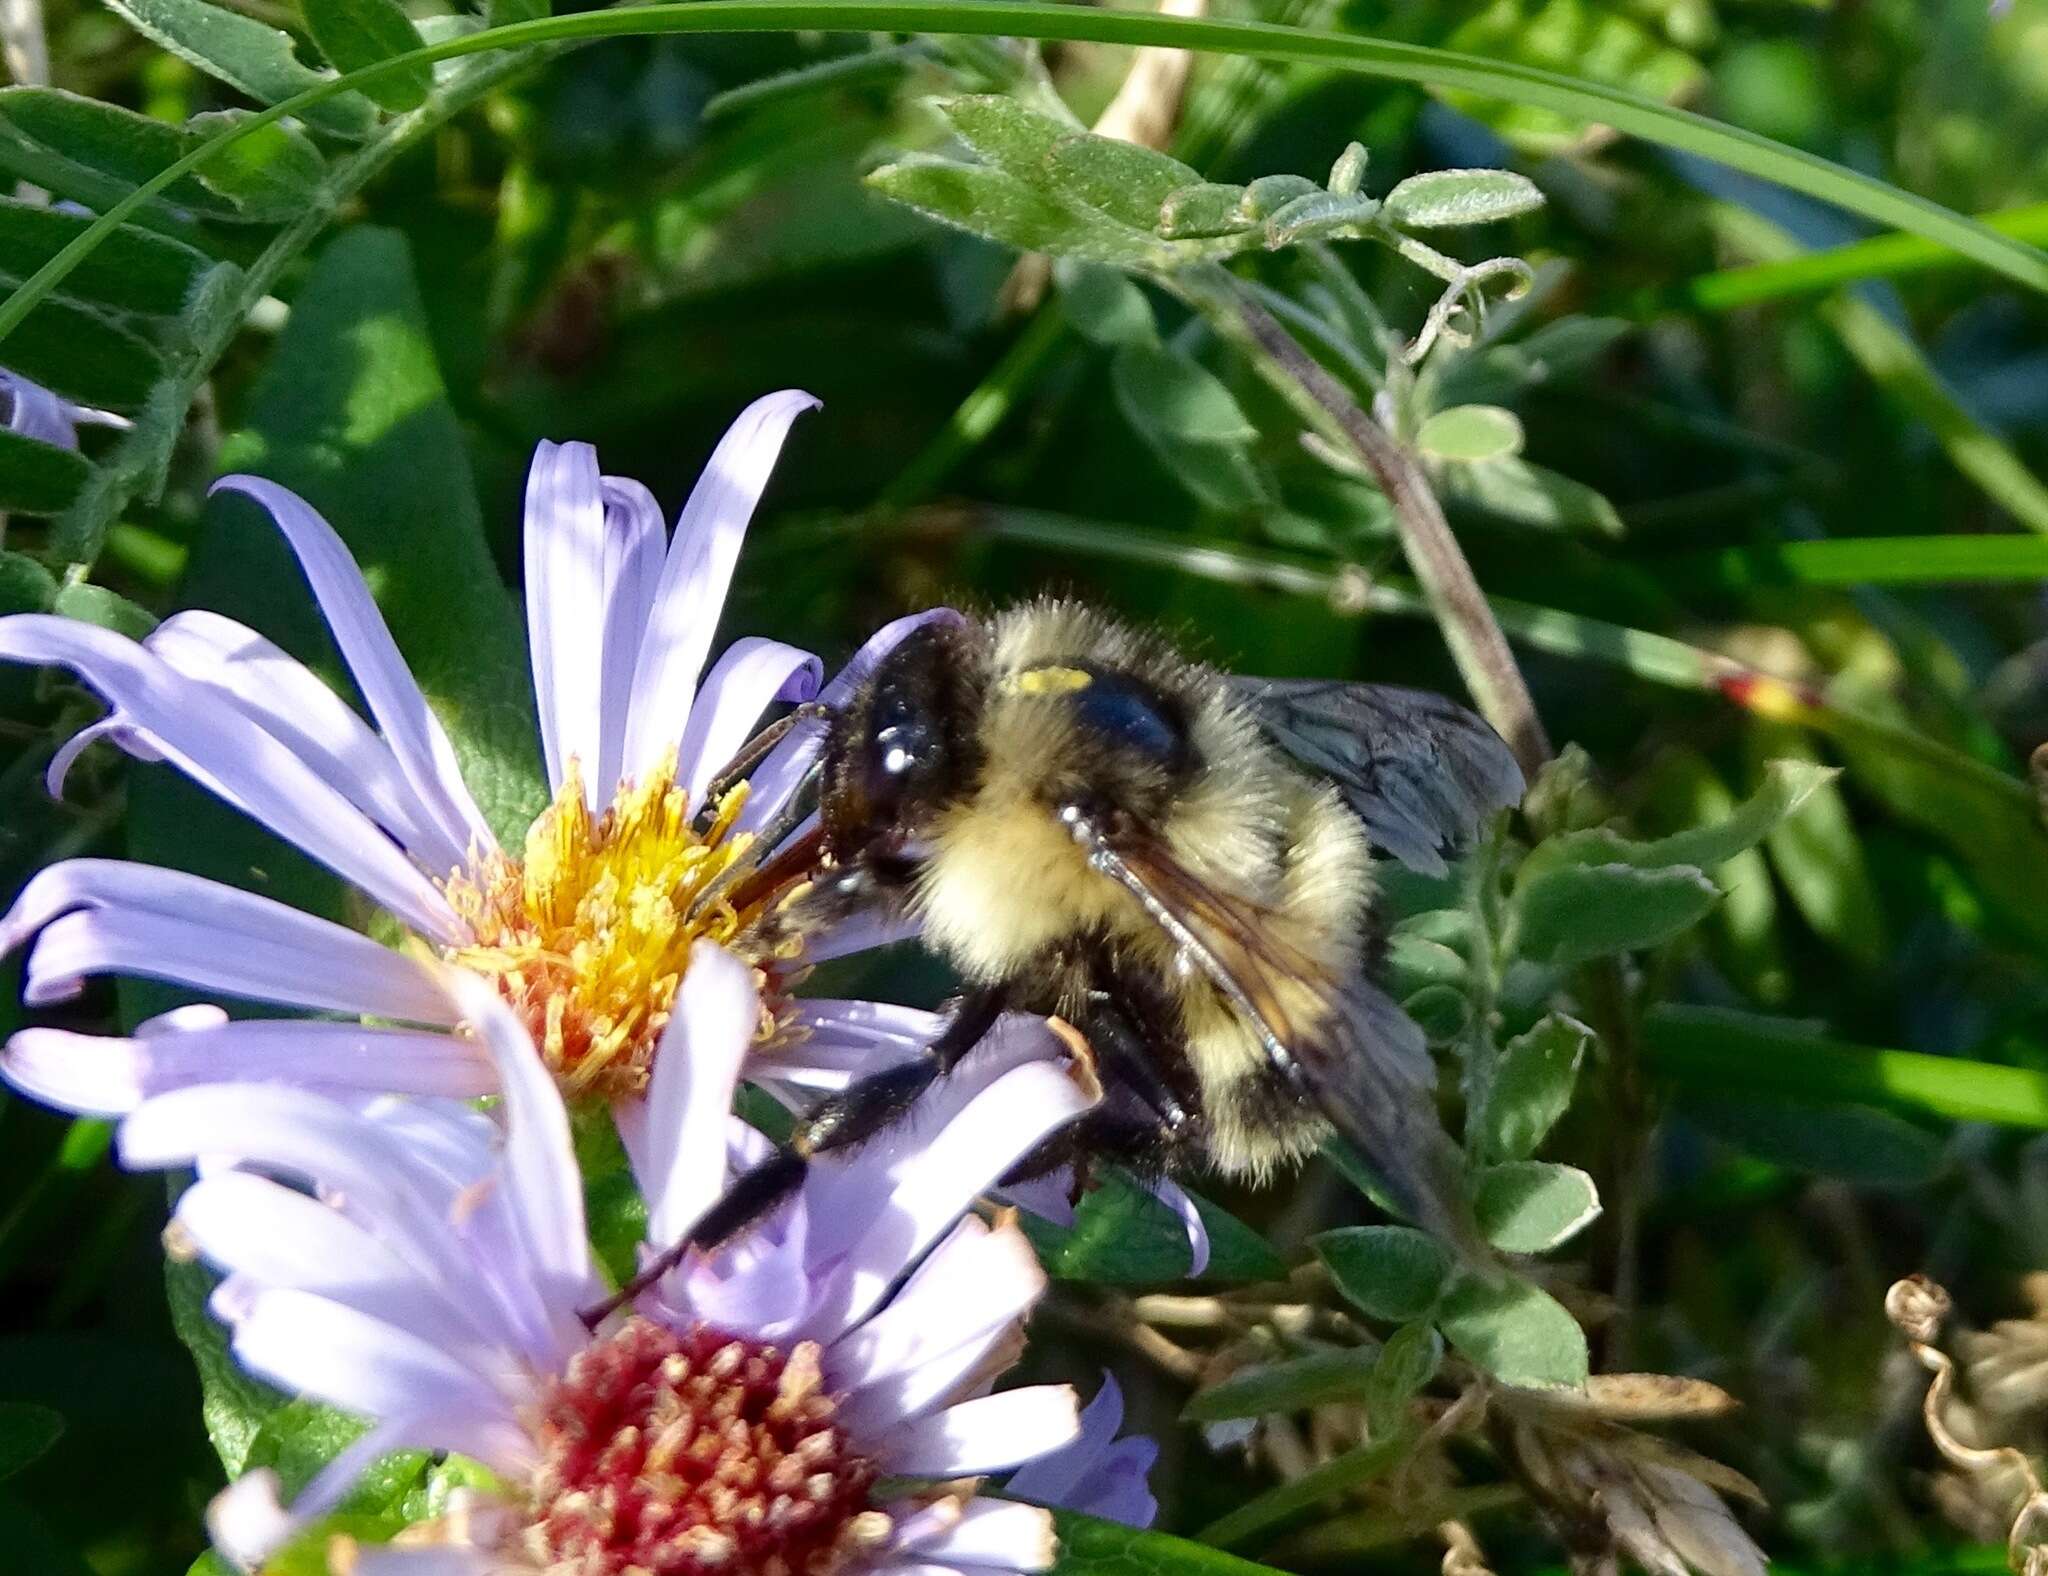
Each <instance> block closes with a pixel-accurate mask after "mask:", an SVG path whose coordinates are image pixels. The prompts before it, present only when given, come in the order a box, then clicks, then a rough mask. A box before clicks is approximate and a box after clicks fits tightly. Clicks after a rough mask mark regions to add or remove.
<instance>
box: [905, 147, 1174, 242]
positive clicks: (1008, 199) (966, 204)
mask: <svg viewBox="0 0 2048 1576" xmlns="http://www.w3.org/2000/svg"><path fill="white" fill-rule="evenodd" d="M867 184H868V185H869V186H870V187H872V188H873V189H874V190H876V191H878V192H880V193H881V194H882V195H883V196H884V197H888V198H890V199H891V200H893V201H895V202H900V203H902V204H904V205H905V206H906V207H909V208H915V209H916V210H917V211H918V212H919V213H922V214H924V215H925V216H927V217H928V218H932V219H937V220H939V221H940V222H941V223H943V224H950V225H952V226H954V227H955V228H957V229H961V230H965V231H967V232H968V233H969V234H972V235H979V236H982V237H983V238H985V239H987V240H991V241H1000V242H1002V243H1003V244H1004V245H1005V246H1011V247H1015V248H1016V249H1017V250H1018V251H1023V252H1050V253H1052V254H1053V255H1054V256H1056V257H1077V258H1082V259H1085V260H1087V261H1091V262H1100V263H1118V264H1123V265H1126V266H1136V265H1138V264H1139V263H1142V262H1143V261H1145V260H1146V259H1147V258H1148V257H1149V256H1150V255H1151V251H1152V247H1153V244H1154V243H1153V241H1152V238H1151V237H1150V236H1149V235H1145V234H1142V233H1140V232H1138V231H1136V230H1130V229H1126V228H1124V227H1122V226H1119V225H1114V224H1112V223H1111V222H1110V221H1109V220H1107V219H1105V218H1103V217H1101V216H1100V215H1096V214H1082V213H1076V212H1074V211H1072V210H1071V209H1068V208H1065V207H1062V206H1061V205H1060V204H1059V203H1058V202H1056V201H1054V200H1053V198H1051V197H1050V196H1048V195H1047V194H1046V193H1045V192H1043V191H1041V190H1040V189H1039V188H1037V187H1035V186H1031V185H1029V184H1027V183H1026V182H1024V181H1022V180H1019V179H1018V178H1017V177H1016V176H1014V175H1012V174H1010V173H1009V172H1008V171H1006V170H1000V169H996V168H994V167H993V166H991V165H986V164H962V163H960V162H958V161H957V160H953V159H941V158H933V157H929V156H916V157H912V158H908V159H900V160H898V161H897V162H896V163H894V164H885V165H884V166H882V168H880V169H878V170H876V171H874V172H873V173H872V174H870V175H869V176H868V177H867Z"/></svg>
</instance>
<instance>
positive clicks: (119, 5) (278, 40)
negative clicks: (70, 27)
mask: <svg viewBox="0 0 2048 1576" xmlns="http://www.w3.org/2000/svg"><path fill="white" fill-rule="evenodd" d="M107 4H108V6H109V7H110V8H111V9H112V10H113V11H115V12H116V13H117V14H118V15H120V16H122V17H124V18H126V19H127V21H128V24H129V25H130V26H131V27H133V28H134V29H135V30H136V31H137V32H138V33H141V34H142V35H143V36H144V37H146V38H150V39H153V40H154V41H155V42H156V43H158V44H160V45H162V46H163V47H164V48H165V49H168V50H169V51H170V52H171V53H172V54H174V55H176V56H177V57H178V58H179V59H180V60H183V61H185V62H186V63H188V64H190V65H194V66H197V67H198V68H199V69H200V70H201V71H204V72H206V73H207V74H208V75H209V76H213V77H218V78H219V79H220V80H221V81H223V82H225V83H227V84H228V86H230V87H232V88H236V89H239V90H240V91H241V92H243V93H246V94H248V95H249V97H251V98H252V99H255V100H256V101H257V102H258V103H260V104H276V103H279V102H281V101H282V100H285V99H289V98H292V97H293V96H295V95H297V94H301V93H306V92H309V91H310V90H312V89H314V88H317V87H321V86H323V85H324V84H326V83H328V82H331V81H332V80H333V78H332V76H331V75H330V74H328V73H326V72H321V71H315V70H313V69H312V68H311V67H309V66H306V65H304V64H302V63H301V62H300V60H299V58H298V56H297V55H296V54H294V53H293V52H292V41H291V36H290V35H289V34H287V33H285V32H283V31H281V30H280V29H278V28H274V27H270V26H268V25H266V24H265V23H262V22H258V21H256V20H255V19H254V18H253V17H246V16H243V15H241V14H240V13H238V12H235V11H230V10H227V9H226V8H225V7H222V6H217V5H212V4H209V3H208V0H107ZM300 114H301V117H302V118H303V119H304V120H306V121H307V122H308V123H310V124H312V125H315V126H318V127H319V128H320V129H321V130H323V131H328V132H332V133H333V134H334V135H335V136H337V137H347V138H350V139H361V138H363V137H366V136H368V135H369V133H370V129H371V127H372V126H373V125H374V124H375V122H376V118H377V112H376V110H375V109H373V108H372V107H371V105H370V103H369V101H368V100H367V99H365V98H362V97H361V96H359V95H358V94H355V93H340V94H337V95H335V96H333V97H331V98H327V99H323V100H322V101H321V102H319V103H317V104H307V105H306V106H304V108H303V109H302V110H301V111H300Z"/></svg>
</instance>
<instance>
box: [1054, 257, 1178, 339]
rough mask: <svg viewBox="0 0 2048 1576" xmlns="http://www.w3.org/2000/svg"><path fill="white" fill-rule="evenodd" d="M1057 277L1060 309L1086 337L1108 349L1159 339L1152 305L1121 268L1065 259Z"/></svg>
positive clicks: (1061, 261) (1059, 266)
mask: <svg viewBox="0 0 2048 1576" xmlns="http://www.w3.org/2000/svg"><path fill="white" fill-rule="evenodd" d="M1053 279H1054V281H1055V282H1056V283H1057V284H1058V285H1059V290H1060V310H1061V311H1062V312H1064V313H1065V314H1066V317H1067V321H1068V322H1069V323H1072V324H1073V325H1074V330H1075V332H1076V333H1078V334H1080V335H1081V337H1082V338H1083V339H1086V340H1089V341H1090V342H1092V343H1094V344H1097V345H1101V346H1103V347H1105V348H1112V347H1114V346H1117V345H1150V344H1154V343H1156V342H1157V341H1158V338H1159V328H1158V324H1157V323H1155V322H1154V321H1153V317H1152V304H1151V303H1150V302H1149V301H1147V300H1146V299H1145V292H1144V291H1142V290H1140V289H1139V288H1138V287H1137V286H1136V285H1135V284H1133V283H1132V282H1131V281H1130V279H1128V278H1127V277H1126V276H1125V275H1124V274H1123V273H1121V272H1120V271H1119V270H1117V269H1114V268H1108V267H1104V266H1103V265H1102V264H1100V263H1083V262H1076V261H1073V260H1071V259H1066V258H1062V259H1061V260H1060V263H1059V265H1058V266H1057V267H1055V268H1054V269H1053Z"/></svg>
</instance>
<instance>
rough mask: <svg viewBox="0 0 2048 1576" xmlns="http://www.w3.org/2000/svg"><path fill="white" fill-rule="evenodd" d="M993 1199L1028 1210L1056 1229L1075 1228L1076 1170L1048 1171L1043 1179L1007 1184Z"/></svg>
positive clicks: (1064, 1168) (1071, 1168)
mask: <svg viewBox="0 0 2048 1576" xmlns="http://www.w3.org/2000/svg"><path fill="white" fill-rule="evenodd" d="M990 1193H991V1196H992V1197H994V1198H998V1199H1001V1200H1002V1201H1003V1202H1004V1203H1005V1204H1015V1205H1016V1206H1017V1207H1018V1208H1019V1209H1022V1210H1028V1211H1029V1212H1030V1213H1031V1214H1034V1215H1036V1216H1037V1217H1038V1218H1039V1219H1040V1220H1049V1221H1051V1222H1052V1223H1053V1224H1054V1225H1055V1226H1071V1225H1073V1223H1074V1168H1073V1167H1072V1166H1061V1167H1059V1168H1058V1169H1057V1170H1054V1171H1048V1172H1047V1173H1046V1174H1045V1175H1044V1176H1042V1177H1027V1178H1026V1179H1025V1180H1024V1181H1022V1182H1005V1183H1004V1184H1003V1185H1002V1186H1001V1187H998V1188H993V1189H991V1190H990Z"/></svg>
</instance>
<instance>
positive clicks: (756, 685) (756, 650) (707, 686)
mask: <svg viewBox="0 0 2048 1576" xmlns="http://www.w3.org/2000/svg"><path fill="white" fill-rule="evenodd" d="M823 673H824V664H823V663H821V662H819V661H818V659H817V658H816V657H814V656H812V655H811V654H810V653H809V652H808V651H799V650H798V649H797V648H796V647H795V646H786V645H784V644H783V643H782V642H781V641H779V640H762V639H759V638H757V637H754V636H751V635H750V636H748V637H747V638H745V639H743V640H736V641H734V642H733V643H732V645H731V646H729V647H727V648H726V651H725V653H724V655H722V656H721V657H719V659H718V661H717V663H716V664H714V665H713V667H712V669H711V672H710V674H709V675H708V676H707V677H706V678H705V680H704V685H703V687H702V688H701V689H699V690H698V691H697V698H696V699H695V700H693V701H692V702H691V703H690V722H689V726H688V727H686V728H685V729H684V730H683V742H682V747H681V748H680V749H679V750H678V751H677V752H676V780H677V781H678V782H680V783H681V784H682V785H683V787H684V789H685V790H686V791H687V793H688V795H689V805H690V809H691V811H692V812H693V813H694V812H695V811H696V808H697V806H698V805H699V804H701V803H702V802H703V799H704V792H705V790H706V789H707V788H709V787H710V786H711V780H712V779H713V778H714V777H716V776H717V775H718V774H719V773H720V772H721V771H723V770H724V769H725V767H726V765H727V764H728V763H729V762H731V761H732V760H733V759H734V758H735V757H736V756H737V755H738V754H739V752H740V749H741V747H742V746H743V745H745V744H746V742H747V741H748V740H749V739H751V738H752V737H753V736H754V725H755V724H756V723H758V722H759V721H760V720H761V713H763V712H764V711H766V710H767V709H768V708H769V706H770V705H772V704H773V703H774V702H776V701H778V700H782V701H806V700H809V699H811V697H812V696H814V695H816V694H817V693H818V680H819V678H820V676H821V675H822V674H823Z"/></svg>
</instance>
